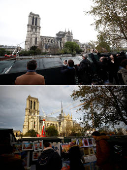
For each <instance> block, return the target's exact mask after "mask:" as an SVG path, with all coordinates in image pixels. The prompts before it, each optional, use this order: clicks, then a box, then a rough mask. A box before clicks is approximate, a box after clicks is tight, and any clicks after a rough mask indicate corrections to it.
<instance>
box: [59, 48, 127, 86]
mask: <svg viewBox="0 0 127 170" xmlns="http://www.w3.org/2000/svg"><path fill="white" fill-rule="evenodd" d="M96 53H97V54H96V56H97V58H99V60H97V58H96V57H95V54H94V53H91V54H89V56H88V54H83V56H82V61H81V62H80V64H78V65H74V62H73V60H68V63H67V65H66V66H63V68H62V71H61V72H62V73H63V74H64V77H63V78H64V79H65V81H64V82H65V84H72V82H73V84H76V81H75V80H76V77H77V78H78V84H81V85H127V58H126V55H125V53H124V52H121V53H119V54H110V55H108V54H105V55H104V54H100V53H98V51H97V50H96ZM90 60H91V61H92V62H91V61H90ZM66 62H67V61H66ZM70 62H71V63H73V64H72V65H70ZM72 70H73V71H72Z"/></svg>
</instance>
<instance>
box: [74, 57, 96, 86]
mask: <svg viewBox="0 0 127 170" xmlns="http://www.w3.org/2000/svg"><path fill="white" fill-rule="evenodd" d="M87 58H88V55H87V54H83V56H82V59H83V60H82V61H81V62H80V64H78V65H77V72H78V79H79V83H80V84H83V85H91V83H92V76H93V70H92V66H91V63H90V61H89V60H88V59H87Z"/></svg>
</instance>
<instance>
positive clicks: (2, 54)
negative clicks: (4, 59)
mask: <svg viewBox="0 0 127 170" xmlns="http://www.w3.org/2000/svg"><path fill="white" fill-rule="evenodd" d="M5 54H6V50H5V49H4V48H0V56H4V55H5Z"/></svg>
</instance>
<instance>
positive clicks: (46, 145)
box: [43, 141, 51, 148]
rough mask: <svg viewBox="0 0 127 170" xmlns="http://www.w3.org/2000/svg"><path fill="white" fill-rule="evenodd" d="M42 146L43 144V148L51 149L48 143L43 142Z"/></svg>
mask: <svg viewBox="0 0 127 170" xmlns="http://www.w3.org/2000/svg"><path fill="white" fill-rule="evenodd" d="M43 144H44V148H47V147H51V144H50V143H49V142H45V141H44V143H43Z"/></svg>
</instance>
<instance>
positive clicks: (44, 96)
mask: <svg viewBox="0 0 127 170" xmlns="http://www.w3.org/2000/svg"><path fill="white" fill-rule="evenodd" d="M76 89H78V86H0V128H9V129H10V128H11V129H13V130H21V131H22V129H23V123H24V118H25V108H26V99H27V97H28V96H29V95H30V96H31V97H35V98H38V100H39V111H40V116H43V112H42V109H43V110H44V112H45V114H46V115H49V114H50V113H52V112H55V111H58V110H60V109H61V101H62V105H63V111H64V113H65V114H66V115H67V114H70V115H71V114H72V118H73V120H76V121H77V122H79V121H80V117H82V116H83V113H81V112H79V113H77V112H76V110H77V109H78V107H76V108H74V107H75V106H78V104H80V101H79V100H77V101H73V99H72V98H71V96H70V95H71V94H72V92H73V90H76ZM59 114H60V111H59V112H57V113H55V114H54V115H50V116H51V117H57V116H58V115H59Z"/></svg>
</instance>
